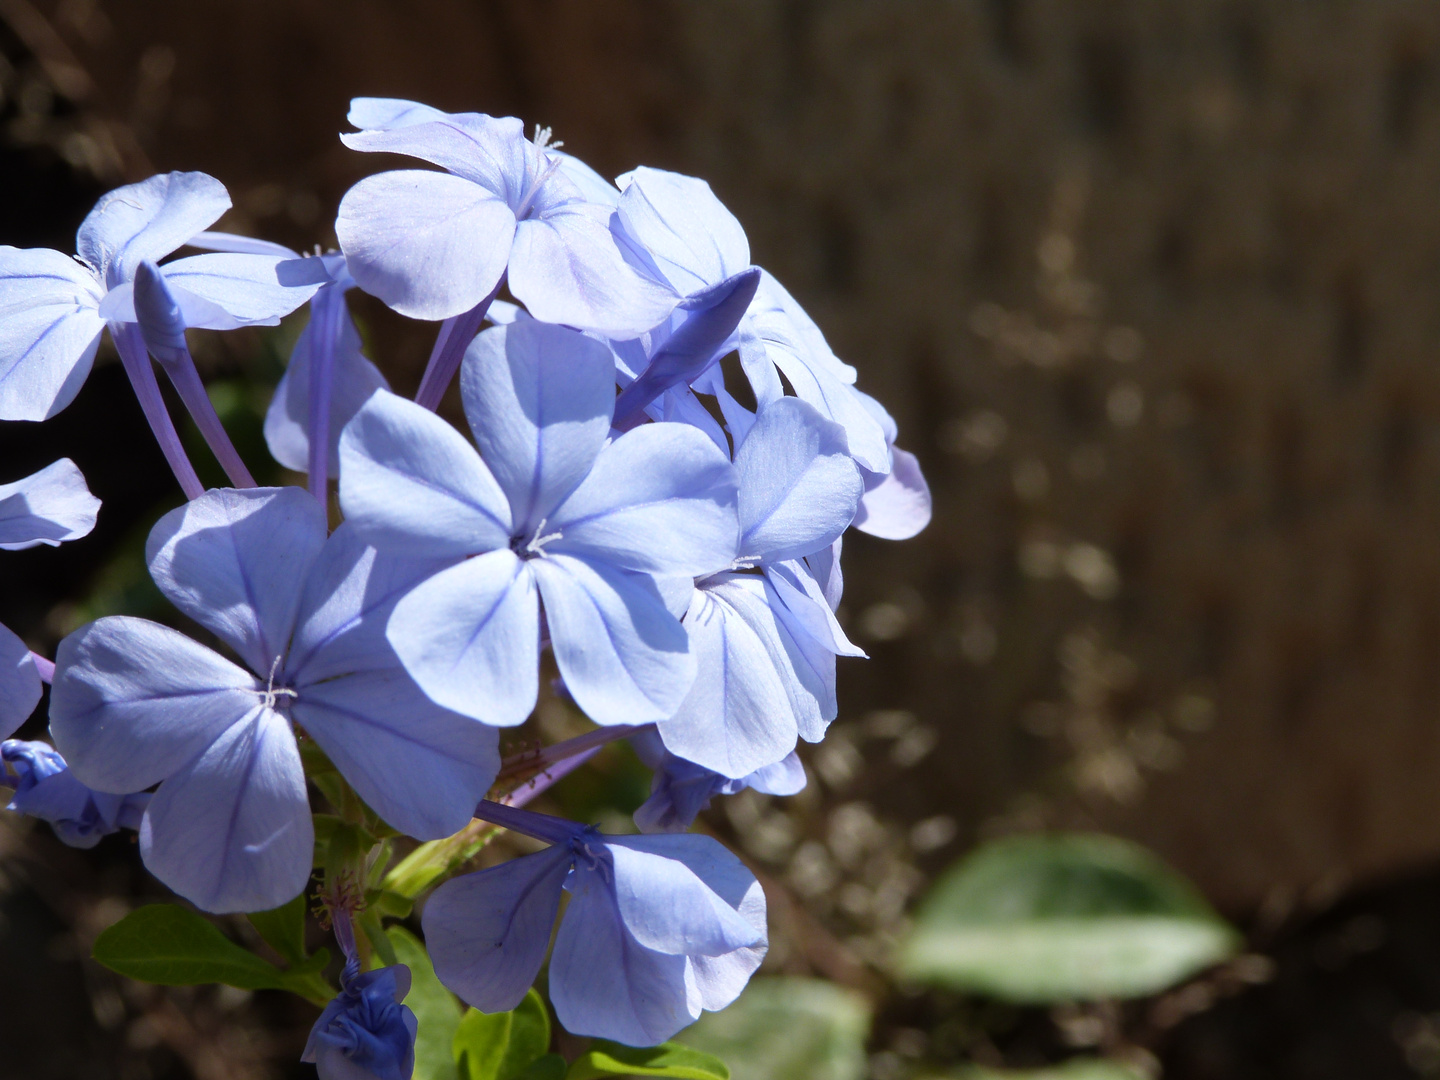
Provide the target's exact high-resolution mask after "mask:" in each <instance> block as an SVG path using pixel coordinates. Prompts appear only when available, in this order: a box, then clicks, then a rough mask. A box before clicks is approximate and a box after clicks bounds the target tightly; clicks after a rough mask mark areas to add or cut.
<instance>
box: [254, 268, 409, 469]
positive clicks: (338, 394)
mask: <svg viewBox="0 0 1440 1080" xmlns="http://www.w3.org/2000/svg"><path fill="white" fill-rule="evenodd" d="M320 302H321V301H320V298H319V297H317V298H316V301H315V303H316V304H317V306H318V305H319V304H320ZM325 302H326V303H332V304H344V303H345V300H344V298H343V296H341V295H340V294H339V293H338V292H337V293H336V294H335V295H333V296H330V297H327V298H326V301H325ZM320 317H322V316H321V313H320V312H319V311H318V310H317V311H316V312H315V313H313V314H312V316H311V320H310V322H309V323H307V324H306V326H305V329H304V330H301V331H300V337H299V338H298V339H296V342H295V348H294V349H293V350H292V351H291V353H290V366H289V367H288V368H286V369H285V374H284V375H283V376H282V377H281V379H280V385H279V386H277V387H275V396H274V397H273V398H272V399H271V401H270V408H269V410H268V411H267V412H266V414H265V443H266V445H267V446H269V448H270V453H271V455H272V456H273V457H274V458H275V460H276V461H278V462H279V463H280V464H281V465H284V466H285V467H286V468H287V469H293V470H294V471H295V472H302V473H303V472H305V471H306V470H308V469H309V468H310V436H309V429H310V360H311V356H310V352H311V349H310V344H311V342H312V341H313V340H314V333H313V331H314V329H315V324H316V320H317V319H318V318H320ZM389 389H390V384H389V383H388V382H386V381H385V376H384V375H382V374H381V373H380V369H379V368H377V367H376V366H375V365H374V364H372V363H371V362H370V361H369V360H367V359H366V358H365V357H364V356H363V355H361V352H360V332H359V331H358V330H356V329H355V320H354V319H352V318H351V317H350V312H349V310H348V309H347V310H346V311H345V312H344V314H343V315H342V316H341V318H340V334H339V337H338V338H337V340H336V343H335V359H334V367H333V369H332V372H331V385H330V474H331V475H332V476H334V475H336V474H338V473H339V471H340V433H341V432H342V431H343V430H344V429H345V425H346V424H348V423H349V422H350V420H351V418H352V417H353V416H354V415H355V414H356V413H357V412H359V411H360V408H361V406H363V405H364V404H365V402H367V401H369V400H370V395H371V394H373V393H374V392H375V391H376V390H389Z"/></svg>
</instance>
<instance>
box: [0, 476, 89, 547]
mask: <svg viewBox="0 0 1440 1080" xmlns="http://www.w3.org/2000/svg"><path fill="white" fill-rule="evenodd" d="M99 511H100V500H99V499H97V498H95V496H94V495H91V494H90V489H89V488H87V487H86V486H85V477H84V476H82V475H81V473H80V470H79V469H78V468H76V466H75V463H74V462H73V461H71V460H70V459H69V458H61V459H60V460H59V461H56V462H53V463H52V464H50V465H47V466H45V468H43V469H41V470H40V471H39V472H37V473H33V474H31V475H30V476H27V477H25V479H23V480H17V481H16V482H15V483H13V484H0V551H21V550H23V549H25V548H31V547H36V546H37V545H39V544H48V545H49V546H50V547H57V546H59V545H60V544H62V543H64V542H65V541H66V540H78V539H79V538H80V537H82V536H88V535H89V534H90V530H91V529H93V528H95V516H96V515H97V514H98V513H99Z"/></svg>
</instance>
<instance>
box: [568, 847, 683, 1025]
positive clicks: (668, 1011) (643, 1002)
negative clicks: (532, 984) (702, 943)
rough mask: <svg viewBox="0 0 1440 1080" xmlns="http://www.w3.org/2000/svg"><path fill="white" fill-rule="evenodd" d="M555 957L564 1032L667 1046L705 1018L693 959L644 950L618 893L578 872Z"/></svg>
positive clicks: (590, 873)
mask: <svg viewBox="0 0 1440 1080" xmlns="http://www.w3.org/2000/svg"><path fill="white" fill-rule="evenodd" d="M569 888H570V893H571V898H570V906H569V907H568V908H566V910H565V918H564V920H562V921H561V923H560V930H559V931H558V932H557V933H556V935H555V948H554V951H553V952H552V953H551V954H550V986H549V990H550V1003H551V1004H552V1005H554V1006H555V1015H556V1017H558V1018H559V1020H560V1023H561V1024H563V1025H564V1026H565V1030H566V1031H569V1032H571V1033H572V1034H575V1035H592V1036H595V1037H598V1038H602V1039H611V1040H613V1041H614V1042H620V1043H626V1044H628V1045H630V1046H653V1045H655V1044H656V1043H662V1042H664V1041H665V1040H666V1039H668V1038H670V1036H672V1035H674V1034H675V1033H676V1032H677V1031H679V1030H680V1029H681V1028H683V1027H686V1026H687V1025H689V1024H692V1023H694V1022H695V1021H696V1020H697V1019H699V1017H700V1008H701V1006H700V1001H699V994H698V992H693V991H692V989H691V987H690V985H689V983H690V980H688V979H687V978H686V973H687V968H688V965H689V961H688V960H687V959H686V958H685V957H684V956H670V955H666V954H665V953H659V952H656V951H655V950H653V949H647V948H645V946H643V945H641V944H640V943H639V942H638V941H636V940H635V939H634V938H633V937H631V936H630V934H628V933H627V932H626V931H625V925H624V923H623V922H622V921H621V918H620V912H619V910H618V909H617V908H616V906H615V897H614V894H612V893H611V892H610V890H609V889H608V888H607V887H606V885H605V883H604V882H603V881H602V880H600V875H599V874H598V873H595V872H593V871H582V870H581V869H580V868H577V870H576V873H575V877H574V879H573V881H572V882H571V884H570V886H569Z"/></svg>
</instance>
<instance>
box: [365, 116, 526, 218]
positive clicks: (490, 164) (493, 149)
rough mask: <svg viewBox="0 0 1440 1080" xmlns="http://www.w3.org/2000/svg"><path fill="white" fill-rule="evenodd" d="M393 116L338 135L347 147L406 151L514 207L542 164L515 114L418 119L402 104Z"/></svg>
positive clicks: (518, 203) (515, 207) (409, 155)
mask: <svg viewBox="0 0 1440 1080" xmlns="http://www.w3.org/2000/svg"><path fill="white" fill-rule="evenodd" d="M422 108H423V106H422ZM393 119H398V120H400V121H401V122H399V123H394V122H388V123H386V124H384V125H383V126H381V127H379V128H375V129H371V130H365V131H358V132H355V133H353V134H345V135H341V136H340V141H341V142H343V143H344V144H345V145H346V146H348V147H349V148H350V149H351V150H360V151H363V152H366V153H381V154H404V155H405V156H406V157H414V158H419V159H420V160H422V161H428V162H430V163H431V164H434V165H439V166H440V167H441V168H442V169H444V170H446V171H447V172H450V173H453V174H454V175H455V176H457V177H463V178H464V179H466V180H468V181H470V182H471V183H472V184H475V185H477V186H479V187H482V188H484V189H485V190H486V191H488V192H490V193H491V194H492V195H494V196H495V197H497V198H499V199H502V200H503V201H504V202H505V203H506V205H507V206H509V207H510V209H511V210H513V211H517V212H518V210H519V209H520V205H521V201H522V200H523V199H524V197H525V194H526V192H528V191H529V190H530V188H531V187H532V186H533V184H534V183H535V181H536V180H537V179H538V178H539V177H540V175H541V173H542V172H543V171H544V169H545V161H544V160H543V159H542V156H541V152H540V151H539V150H538V149H537V148H536V147H535V145H534V144H533V143H531V142H530V141H529V140H528V139H526V138H525V124H524V123H523V122H522V121H521V120H519V119H518V118H516V117H513V116H503V117H496V116H487V115H486V114H484V113H436V114H435V115H434V116H432V117H430V118H428V119H420V114H419V113H417V112H413V111H411V110H402V111H400V112H397V113H396V114H395V115H394V117H393ZM352 122H353V121H352Z"/></svg>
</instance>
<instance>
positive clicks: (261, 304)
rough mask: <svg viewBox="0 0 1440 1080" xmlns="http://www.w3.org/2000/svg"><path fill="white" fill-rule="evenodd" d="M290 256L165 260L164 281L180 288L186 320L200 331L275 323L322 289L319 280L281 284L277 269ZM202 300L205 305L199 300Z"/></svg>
mask: <svg viewBox="0 0 1440 1080" xmlns="http://www.w3.org/2000/svg"><path fill="white" fill-rule="evenodd" d="M291 258H292V257H291V256H277V255H237V254H229V253H216V254H211V255H191V256H190V257H189V258H188V259H177V260H176V261H175V262H171V263H166V264H165V265H164V266H163V267H161V269H162V270H163V271H164V273H165V281H166V282H167V283H168V284H169V285H170V287H171V288H172V289H174V290H175V295H176V299H177V300H179V301H180V306H181V310H182V311H183V312H184V313H185V324H186V325H187V326H192V327H195V328H196V329H200V330H233V329H235V328H236V327H238V326H275V325H277V324H278V323H279V322H280V319H281V317H282V316H285V315H289V314H290V312H292V311H294V310H295V309H296V308H298V307H299V306H300V305H301V304H303V303H305V301H307V300H309V299H310V298H311V297H312V296H314V295H315V292H316V290H317V289H319V288H320V285H319V283H318V282H311V283H309V284H306V285H282V284H281V283H280V278H279V276H278V275H277V273H276V267H278V266H280V265H281V264H282V263H285V262H289V261H290V260H291ZM195 299H198V300H200V301H201V302H202V304H203V305H204V306H203V307H202V306H201V305H198V304H195V303H194V302H193V301H194V300H195Z"/></svg>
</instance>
